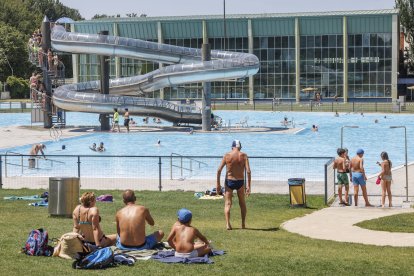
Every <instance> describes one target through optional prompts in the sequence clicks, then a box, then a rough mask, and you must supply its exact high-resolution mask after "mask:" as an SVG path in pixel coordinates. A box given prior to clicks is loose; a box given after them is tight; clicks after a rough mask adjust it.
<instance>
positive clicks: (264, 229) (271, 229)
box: [233, 227, 280, 232]
mask: <svg viewBox="0 0 414 276" xmlns="http://www.w3.org/2000/svg"><path fill="white" fill-rule="evenodd" d="M233 230H252V231H264V232H276V231H279V230H280V229H279V227H271V228H249V227H246V228H244V229H243V228H233Z"/></svg>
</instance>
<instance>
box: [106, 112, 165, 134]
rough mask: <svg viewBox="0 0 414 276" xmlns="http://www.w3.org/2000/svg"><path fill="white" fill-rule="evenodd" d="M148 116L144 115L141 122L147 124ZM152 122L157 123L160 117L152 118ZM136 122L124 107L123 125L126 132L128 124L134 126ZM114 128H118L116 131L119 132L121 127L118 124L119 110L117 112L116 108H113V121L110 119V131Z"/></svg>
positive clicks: (159, 121)
mask: <svg viewBox="0 0 414 276" xmlns="http://www.w3.org/2000/svg"><path fill="white" fill-rule="evenodd" d="M148 119H149V118H148V117H145V118H144V119H143V122H144V123H146V124H148ZM154 122H155V123H157V124H160V123H161V119H160V118H154ZM136 124H137V123H136V122H135V121H134V119H133V118H131V117H130V116H129V111H128V108H125V112H124V127H126V129H127V132H129V127H130V126H135V125H136ZM115 128H117V129H118V132H121V128H120V126H119V112H118V108H114V114H113V121H112V129H111V131H115Z"/></svg>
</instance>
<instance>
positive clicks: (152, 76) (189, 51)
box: [52, 26, 259, 124]
mask: <svg viewBox="0 0 414 276" xmlns="http://www.w3.org/2000/svg"><path fill="white" fill-rule="evenodd" d="M52 48H53V49H54V50H57V51H62V52H70V53H77V54H98V55H105V56H117V57H126V58H133V59H140V60H147V61H152V62H161V63H164V64H165V65H166V66H165V67H162V68H160V69H157V70H154V71H152V72H150V73H147V74H145V75H139V76H133V77H126V78H116V79H111V80H110V83H109V94H107V95H104V94H100V92H99V86H100V85H99V81H90V82H83V83H76V84H68V85H62V86H60V87H58V88H56V89H55V91H54V93H53V103H54V104H55V105H56V106H57V107H59V108H61V109H64V110H70V111H79V112H90V113H111V112H113V109H114V108H115V107H117V108H119V109H123V108H128V110H129V113H130V114H133V115H138V116H154V117H159V118H162V119H164V120H167V121H170V122H174V123H191V124H201V110H200V109H199V108H196V107H194V106H189V105H177V104H174V103H170V102H168V101H165V100H161V99H154V98H144V97H142V96H145V94H146V93H148V92H153V91H154V90H157V89H161V88H164V87H168V86H176V85H182V84H186V83H193V82H204V81H217V80H226V79H243V78H246V77H248V76H251V75H254V74H256V73H257V71H258V70H259V60H258V58H257V57H256V56H255V55H252V54H247V53H237V52H228V51H217V50H212V51H211V61H204V62H203V61H201V50H200V49H194V48H187V47H179V46H173V45H167V44H160V43H155V42H149V41H144V40H139V39H132V38H124V37H118V36H105V35H97V34H84V33H74V32H66V30H65V29H64V28H63V27H62V26H55V27H54V28H53V29H52ZM137 96H140V97H137Z"/></svg>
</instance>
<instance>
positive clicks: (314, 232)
mask: <svg viewBox="0 0 414 276" xmlns="http://www.w3.org/2000/svg"><path fill="white" fill-rule="evenodd" d="M413 212H414V209H413V208H401V207H395V208H375V207H374V208H361V207H330V208H325V209H322V210H320V211H316V212H314V213H311V214H309V215H306V216H304V217H299V218H295V219H292V220H289V221H287V222H285V223H283V224H282V226H281V227H282V228H283V229H285V230H287V231H289V232H292V233H297V234H299V235H302V236H306V237H309V238H313V239H320V240H331V241H338V242H351V243H362V244H369V245H378V246H387V245H388V246H401V247H405V246H410V247H411V246H414V233H395V232H393V233H391V232H386V231H373V230H368V229H363V228H360V227H357V226H355V224H356V223H358V222H361V221H365V220H371V219H375V218H380V217H385V216H391V215H396V214H402V213H413Z"/></svg>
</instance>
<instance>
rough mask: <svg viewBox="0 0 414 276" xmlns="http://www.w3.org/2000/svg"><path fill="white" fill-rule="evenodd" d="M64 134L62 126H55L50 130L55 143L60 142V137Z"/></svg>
mask: <svg viewBox="0 0 414 276" xmlns="http://www.w3.org/2000/svg"><path fill="white" fill-rule="evenodd" d="M56 127H58V128H56ZM62 134H63V132H62V129H61V128H60V124H53V125H52V127H51V128H49V135H50V137H52V139H53V141H59V140H60V137H62Z"/></svg>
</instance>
